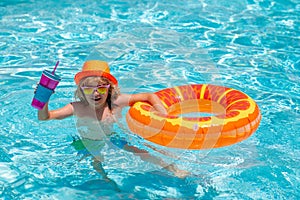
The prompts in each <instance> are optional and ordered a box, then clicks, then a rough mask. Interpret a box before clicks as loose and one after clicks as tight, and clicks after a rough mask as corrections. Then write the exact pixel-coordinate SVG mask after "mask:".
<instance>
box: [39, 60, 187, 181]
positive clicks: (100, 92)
mask: <svg viewBox="0 0 300 200" xmlns="http://www.w3.org/2000/svg"><path fill="white" fill-rule="evenodd" d="M74 79H75V82H76V84H77V86H78V87H77V90H76V92H75V96H76V97H77V98H78V99H79V101H76V102H72V103H69V104H67V105H66V106H64V107H62V108H60V109H57V110H51V111H49V110H48V103H47V104H46V105H45V107H44V108H43V109H42V110H39V111H38V118H39V120H50V119H64V118H66V117H69V116H72V115H75V116H77V118H78V122H77V127H78V132H79V133H80V136H81V138H82V141H83V142H82V143H83V145H84V146H85V147H86V148H87V149H88V150H89V151H90V152H91V153H92V154H93V156H94V159H95V160H94V161H95V162H94V164H93V165H94V167H95V166H96V165H97V167H96V169H98V170H97V171H99V172H100V173H101V174H102V176H103V177H104V178H105V179H107V180H109V178H108V177H107V176H106V173H105V172H104V170H103V168H102V165H101V161H102V160H103V159H102V157H101V155H98V154H97V153H95V151H98V152H99V151H100V149H101V148H102V147H103V146H104V143H105V140H106V139H107V138H111V139H110V141H111V142H112V143H114V144H116V145H117V146H118V147H121V148H123V149H124V150H127V151H130V152H133V153H134V154H136V155H138V156H140V157H141V158H142V159H143V160H147V161H150V162H152V163H155V164H158V165H160V166H163V167H164V168H165V169H167V170H169V171H171V172H173V173H174V175H176V176H178V177H185V176H187V175H188V173H187V172H186V171H183V170H180V169H178V168H177V167H176V166H175V165H173V164H171V165H167V164H166V163H164V162H163V161H162V160H161V159H159V158H155V157H153V156H151V155H149V154H148V152H146V151H144V150H140V149H138V148H136V147H134V146H130V145H129V144H128V143H127V142H126V141H124V140H120V139H116V138H115V137H114V136H113V133H114V132H113V131H112V130H111V128H112V126H111V125H112V123H114V122H116V121H117V118H118V117H120V114H121V109H122V108H123V107H125V106H131V105H133V104H134V103H135V102H138V101H147V102H149V103H150V104H151V105H152V106H153V108H154V109H155V110H157V111H158V112H161V113H167V111H166V109H165V108H164V106H163V105H162V103H161V101H160V100H159V98H158V97H157V96H156V95H155V94H152V93H140V94H132V95H129V94H120V91H119V88H118V81H117V79H116V78H115V77H114V76H113V75H111V74H110V70H109V66H108V64H107V63H106V62H104V61H99V60H89V61H86V62H85V63H84V65H83V67H82V71H81V72H79V73H77V74H76V75H75V78H74ZM95 163H96V164H95ZM99 165H100V166H99Z"/></svg>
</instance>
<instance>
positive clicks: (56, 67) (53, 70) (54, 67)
mask: <svg viewBox="0 0 300 200" xmlns="http://www.w3.org/2000/svg"><path fill="white" fill-rule="evenodd" d="M58 64H59V61H57V62H56V65H55V67H54V69H53V71H52V74H54V73H55V70H56V68H57V66H58Z"/></svg>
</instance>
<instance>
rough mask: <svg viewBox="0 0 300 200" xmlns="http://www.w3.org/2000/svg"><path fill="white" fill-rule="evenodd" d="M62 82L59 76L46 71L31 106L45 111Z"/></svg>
mask: <svg viewBox="0 0 300 200" xmlns="http://www.w3.org/2000/svg"><path fill="white" fill-rule="evenodd" d="M60 80H61V78H60V77H59V76H58V75H56V74H54V73H51V72H50V71H48V70H44V71H43V74H42V76H41V79H40V83H39V85H38V87H37V89H36V92H35V94H34V97H33V99H32V102H31V105H32V106H33V107H34V108H37V109H39V110H41V109H43V108H44V106H45V104H46V103H47V102H48V101H49V99H50V96H51V95H52V94H53V92H54V89H55V88H56V86H57V85H58V83H59V81H60Z"/></svg>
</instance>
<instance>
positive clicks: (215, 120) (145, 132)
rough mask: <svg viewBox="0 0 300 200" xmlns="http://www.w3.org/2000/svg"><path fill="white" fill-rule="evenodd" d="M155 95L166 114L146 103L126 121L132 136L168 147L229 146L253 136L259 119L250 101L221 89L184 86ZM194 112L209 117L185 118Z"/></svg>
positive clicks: (135, 107) (203, 86)
mask: <svg viewBox="0 0 300 200" xmlns="http://www.w3.org/2000/svg"><path fill="white" fill-rule="evenodd" d="M155 94H156V95H157V96H158V97H159V99H160V100H161V102H162V103H163V105H164V106H165V107H166V109H167V111H168V114H166V115H164V114H161V113H158V112H156V111H155V110H154V109H153V107H152V106H151V105H150V104H149V103H147V102H137V103H135V104H134V105H133V106H132V107H131V108H130V109H129V111H128V113H127V115H126V120H127V124H128V127H129V129H130V130H131V131H132V132H133V133H136V134H138V135H140V136H141V137H143V138H145V139H146V140H149V141H151V142H154V143H156V144H159V145H163V146H167V147H172V148H181V149H209V148H218V147H223V146H228V145H232V144H235V143H237V142H240V141H242V140H245V139H246V138H248V137H249V136H250V135H251V134H252V133H254V132H255V131H256V129H257V128H258V126H259V123H260V120H261V114H260V111H259V108H258V106H257V104H256V103H255V101H254V100H253V99H251V98H250V97H249V96H248V95H246V94H244V93H242V92H240V91H238V90H235V89H231V88H227V87H223V86H216V85H208V84H195V85H183V86H177V87H174V88H167V89H163V90H161V91H158V92H156V93H155ZM194 112H197V113H199V112H204V113H210V116H199V117H197V116H196V117H195V116H194V117H189V116H184V115H186V114H187V113H194Z"/></svg>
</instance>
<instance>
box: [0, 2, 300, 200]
mask: <svg viewBox="0 0 300 200" xmlns="http://www.w3.org/2000/svg"><path fill="white" fill-rule="evenodd" d="M299 16H300V1H299V0H272V1H271V0H265V1H262V0H232V1H228V0H188V1H179V0H175V1H168V0H162V1H153V0H149V1H148V0H147V1H145V0H144V1H126V0H116V1H100V0H86V1H71V0H65V1H54V0H47V1H46V0H39V1H38V0H2V1H1V2H0V38H1V39H0V63H1V66H0V85H1V90H0V119H1V121H0V137H1V140H0V144H1V145H0V198H2V199H162V198H167V199H178V198H181V199H299V198H300V178H299V177H300V169H299V163H300V159H299V158H300V145H299V143H300V137H299V135H300V131H299V128H300V121H299V119H300V98H299V93H300V86H299V85H300V62H299V60H300V45H299V44H300V37H299V36H300V31H299V30H300V20H299ZM89 58H96V59H103V60H107V61H109V62H110V65H111V67H112V69H111V71H112V73H113V74H114V75H115V76H116V77H117V78H118V80H119V84H120V87H121V91H122V92H124V93H132V92H152V91H156V90H160V89H163V88H166V87H173V86H176V85H182V84H191V83H212V84H216V85H224V86H227V87H232V88H235V89H238V90H241V91H243V92H245V93H247V94H248V95H249V96H251V97H252V98H253V99H254V100H255V101H256V102H257V103H258V105H259V107H260V109H261V113H262V121H261V124H260V127H259V129H258V130H257V131H256V132H255V133H254V134H253V135H252V136H251V137H250V138H249V139H247V140H245V141H243V142H241V143H238V144H236V145H232V146H229V147H224V148H220V149H211V150H205V151H185V150H175V149H168V148H164V147H160V146H158V145H154V147H156V148H157V150H158V151H153V152H151V149H148V150H149V151H150V152H151V153H152V154H153V155H155V156H159V157H161V158H162V159H164V160H166V161H167V162H169V163H175V164H177V165H178V166H179V167H180V168H182V169H185V170H188V171H191V175H190V176H188V177H187V178H186V179H180V178H176V177H174V176H173V175H172V174H171V173H169V172H168V171H165V170H163V169H161V168H160V167H158V166H156V165H153V164H151V163H148V162H145V161H143V160H141V159H140V158H139V157H138V156H135V155H133V154H131V153H129V152H125V151H122V150H120V149H117V148H114V149H111V148H110V147H108V146H105V148H104V149H103V155H104V157H105V161H104V163H103V166H104V169H105V170H106V172H107V173H108V177H109V178H111V179H112V180H113V181H114V182H115V183H116V184H117V185H118V188H119V189H120V191H117V190H116V188H115V187H114V186H113V185H112V184H109V183H107V182H106V181H104V180H103V178H102V177H101V175H100V174H99V173H98V172H97V171H95V169H94V168H93V167H92V165H91V158H90V157H87V158H82V159H81V155H79V152H77V150H75V149H74V148H73V146H72V145H71V143H72V140H73V138H72V136H74V135H76V133H77V130H76V125H75V119H74V118H72V117H71V118H68V119H65V120H62V121H51V122H50V121H49V122H40V121H38V120H37V114H36V110H35V109H34V108H32V107H31V106H30V102H31V99H32V96H33V90H34V87H35V84H36V82H37V81H38V80H39V77H40V75H41V72H42V70H43V69H52V67H53V66H54V65H55V63H56V61H57V60H60V63H61V64H60V66H59V69H58V71H57V73H58V74H59V75H60V76H62V78H63V79H62V81H61V82H60V84H59V86H58V88H57V89H56V93H55V94H54V95H53V96H52V97H51V103H50V108H51V109H55V108H58V107H60V106H63V105H65V104H67V103H68V102H70V101H72V100H73V99H74V90H75V83H74V82H73V77H74V75H75V74H76V73H77V72H78V70H80V68H81V66H82V63H83V62H84V61H85V60H86V59H89ZM125 113H126V110H124V115H125ZM115 131H116V132H118V133H119V134H121V135H123V137H127V139H128V140H129V141H131V144H133V145H136V146H138V147H140V148H145V149H147V145H149V143H147V142H146V141H144V140H143V139H141V138H139V137H136V136H134V135H132V134H130V132H129V131H128V129H127V127H126V123H125V120H124V119H123V120H121V121H120V122H118V123H117V124H116V126H115ZM146 144H147V145H146ZM162 152H163V153H162Z"/></svg>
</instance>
